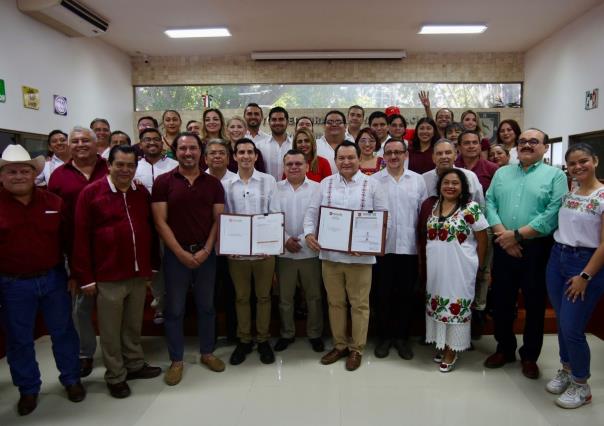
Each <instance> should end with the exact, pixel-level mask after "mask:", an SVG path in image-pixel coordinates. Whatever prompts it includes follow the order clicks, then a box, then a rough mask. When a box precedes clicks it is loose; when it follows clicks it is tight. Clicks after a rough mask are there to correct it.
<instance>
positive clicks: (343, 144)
mask: <svg viewBox="0 0 604 426" xmlns="http://www.w3.org/2000/svg"><path fill="white" fill-rule="evenodd" d="M347 146H351V147H353V148H354V151H355V152H356V153H357V158H361V148H359V146H358V145H357V144H356V143H354V142H350V141H349V140H347V139H345V140H344V142H342V143H341V144H339V145H338V146H336V151H335V153H334V156H333V157H334V159H335V158H338V151H339V150H340V148H342V147H347Z"/></svg>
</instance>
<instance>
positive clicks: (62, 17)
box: [17, 0, 109, 37]
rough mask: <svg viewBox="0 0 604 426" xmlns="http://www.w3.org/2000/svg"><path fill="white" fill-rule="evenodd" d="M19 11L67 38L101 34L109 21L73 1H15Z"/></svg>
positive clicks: (105, 29)
mask: <svg viewBox="0 0 604 426" xmlns="http://www.w3.org/2000/svg"><path fill="white" fill-rule="evenodd" d="M17 7H18V8H19V10H20V11H21V12H23V13H25V14H26V15H29V16H31V17H32V18H34V19H36V20H38V21H40V22H43V23H44V24H46V25H48V26H50V27H52V28H54V29H55V30H58V31H60V32H62V33H64V34H66V35H67V36H69V37H95V36H98V35H101V34H103V33H104V32H105V31H107V28H108V27H109V21H108V20H107V19H106V18H104V17H102V16H101V15H99V14H98V13H97V12H95V11H94V10H92V9H90V8H89V7H88V6H85V5H83V4H82V3H80V2H77V1H74V0H17Z"/></svg>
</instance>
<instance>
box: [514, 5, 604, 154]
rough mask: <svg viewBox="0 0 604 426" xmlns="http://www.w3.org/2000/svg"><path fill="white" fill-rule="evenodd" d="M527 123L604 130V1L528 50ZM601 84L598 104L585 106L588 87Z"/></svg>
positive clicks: (556, 130)
mask: <svg viewBox="0 0 604 426" xmlns="http://www.w3.org/2000/svg"><path fill="white" fill-rule="evenodd" d="M524 74H525V86H524V89H525V92H524V124H525V126H526V127H538V128H541V129H543V130H544V131H546V132H547V133H549V135H550V136H552V137H557V136H561V137H562V138H563V142H564V149H566V146H567V144H568V135H574V134H579V133H586V132H592V131H598V130H604V98H603V97H604V4H602V5H600V6H597V7H595V8H594V9H592V10H591V11H589V12H588V13H586V14H585V15H583V16H581V17H579V18H578V19H576V20H575V21H573V22H571V23H570V24H568V25H567V26H566V27H564V28H562V29H561V30H559V31H557V32H556V33H555V34H553V35H552V36H550V37H549V38H548V39H546V40H544V41H543V42H541V43H539V44H538V45H536V46H535V47H533V48H532V49H530V50H529V51H528V52H527V53H526V57H525V73H524ZM594 88H599V89H600V96H601V99H600V102H599V104H600V105H599V107H598V108H596V109H593V110H589V111H586V110H585V92H586V91H587V90H591V89H594Z"/></svg>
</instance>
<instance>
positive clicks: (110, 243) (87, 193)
mask: <svg viewBox="0 0 604 426" xmlns="http://www.w3.org/2000/svg"><path fill="white" fill-rule="evenodd" d="M136 166H137V157H136V152H135V151H134V148H132V147H130V146H127V145H116V146H114V147H113V148H111V150H110V151H109V175H108V176H107V177H106V178H105V179H99V180H97V181H96V182H94V183H91V184H90V185H88V186H87V187H86V188H84V189H83V190H82V192H81V193H80V196H79V197H78V203H77V206H76V216H75V239H74V250H73V262H72V263H73V271H72V272H73V275H74V277H75V278H76V279H77V281H78V283H79V284H80V285H81V290H82V293H83V294H85V295H88V296H93V295H95V294H96V293H97V292H98V298H97V307H98V324H99V331H100V335H101V350H102V352H103V361H104V363H105V367H106V368H107V372H106V373H105V381H106V382H107V387H108V388H109V392H110V393H111V396H113V397H115V398H125V397H127V396H129V395H130V387H129V386H128V383H126V380H132V379H149V378H152V377H157V376H159V374H160V373H161V368H159V367H151V366H149V365H148V364H147V363H145V359H144V354H143V348H142V346H141V328H142V323H143V311H144V307H145V295H146V293H147V291H146V285H145V282H146V281H149V280H150V279H151V275H152V272H151V271H152V266H151V265H152V263H153V264H154V267H155V269H156V270H157V268H158V267H159V253H158V252H157V249H158V247H157V241H155V235H154V232H153V221H152V218H151V205H150V203H151V196H150V195H149V192H148V191H147V190H146V189H145V187H144V186H143V185H136V184H134V183H133V182H132V180H133V179H134V174H135V173H136ZM153 254H155V256H152V255H153ZM152 258H153V259H152Z"/></svg>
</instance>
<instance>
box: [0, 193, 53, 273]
mask: <svg viewBox="0 0 604 426" xmlns="http://www.w3.org/2000/svg"><path fill="white" fill-rule="evenodd" d="M64 225H65V207H64V204H63V200H61V198H60V197H57V196H56V195H55V194H51V193H50V192H48V191H46V190H44V189H39V188H34V192H33V195H32V199H31V201H30V202H29V204H28V205H24V204H22V203H21V202H19V201H17V200H16V199H15V198H14V197H13V195H12V194H11V193H10V192H8V191H6V190H5V189H2V188H0V253H2V254H1V255H0V274H7V275H22V274H35V273H38V272H44V271H47V270H49V269H51V268H54V267H55V266H57V265H58V264H59V263H61V262H62V261H63V250H62V246H63V244H62V242H63V241H64V240H63V233H62V230H63V226H64Z"/></svg>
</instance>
